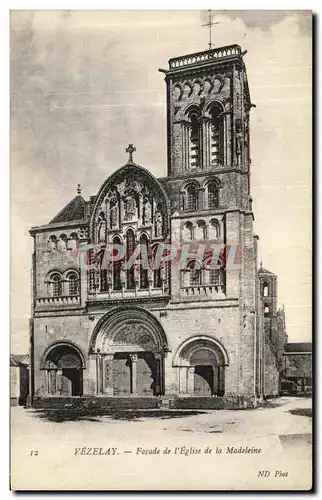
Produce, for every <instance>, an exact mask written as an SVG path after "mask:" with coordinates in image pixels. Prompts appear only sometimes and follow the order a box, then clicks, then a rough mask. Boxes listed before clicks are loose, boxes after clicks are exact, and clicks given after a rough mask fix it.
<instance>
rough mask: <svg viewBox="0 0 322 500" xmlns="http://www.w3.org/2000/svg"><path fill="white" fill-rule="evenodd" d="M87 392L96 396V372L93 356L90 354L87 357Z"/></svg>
mask: <svg viewBox="0 0 322 500" xmlns="http://www.w3.org/2000/svg"><path fill="white" fill-rule="evenodd" d="M87 391H88V393H89V394H97V370H96V355H95V354H90V355H89V357H88V370H87Z"/></svg>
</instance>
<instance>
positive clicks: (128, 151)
mask: <svg viewBox="0 0 322 500" xmlns="http://www.w3.org/2000/svg"><path fill="white" fill-rule="evenodd" d="M125 151H126V152H127V153H129V159H128V163H133V153H134V152H135V151H136V147H135V146H133V144H129V145H128V147H127V148H126V150H125Z"/></svg>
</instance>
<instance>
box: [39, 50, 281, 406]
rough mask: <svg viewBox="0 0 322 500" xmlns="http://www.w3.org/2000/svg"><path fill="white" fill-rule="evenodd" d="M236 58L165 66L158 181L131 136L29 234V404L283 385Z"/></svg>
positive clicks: (236, 53) (209, 56)
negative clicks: (87, 189) (162, 173)
mask: <svg viewBox="0 0 322 500" xmlns="http://www.w3.org/2000/svg"><path fill="white" fill-rule="evenodd" d="M243 56H244V54H243V53H242V50H241V48H240V47H239V46H238V45H231V46H227V47H220V48H215V49H211V50H207V51H204V52H200V53H196V54H192V55H187V56H182V57H177V58H174V59H170V61H169V68H168V69H167V70H162V72H163V73H164V74H165V83H166V96H167V99H166V102H167V134H168V145H167V153H168V165H167V176H166V177H164V178H159V179H157V178H155V177H154V176H153V175H152V174H151V173H150V172H149V167H148V165H147V166H145V167H142V166H139V165H138V164H137V163H136V157H135V155H136V152H135V148H134V147H133V146H132V145H129V147H128V148H127V150H126V152H127V154H128V159H127V162H126V163H125V165H123V166H121V167H120V168H119V169H118V170H116V171H115V172H114V173H113V174H112V175H110V176H109V177H107V179H106V180H105V181H104V182H103V184H102V186H101V187H100V189H99V191H98V192H97V193H96V194H94V195H93V196H91V198H90V200H88V201H86V200H84V198H83V197H82V196H81V190H80V188H79V189H78V191H77V196H76V197H75V198H74V199H72V201H71V202H70V203H69V204H68V205H67V206H66V207H64V208H63V210H62V211H61V212H60V213H59V214H58V215H57V216H56V217H54V219H52V221H51V222H50V223H49V224H47V225H43V226H40V227H34V228H32V229H31V230H30V234H31V236H32V237H33V239H34V253H33V257H32V259H33V261H32V270H33V272H32V275H33V278H32V279H33V287H32V288H33V298H32V304H33V314H32V318H31V321H30V360H31V370H30V371H31V401H32V403H33V404H43V402H44V401H46V400H51V399H53V398H54V399H55V400H56V398H64V397H68V398H69V397H71V398H73V397H78V398H79V397H83V398H87V397H91V398H94V399H95V400H100V401H105V402H106V404H108V402H109V401H112V400H113V401H114V402H115V401H120V402H121V400H122V399H130V398H132V399H133V401H134V399H136V400H137V399H138V398H141V400H142V401H143V400H149V401H160V400H168V401H171V404H172V405H173V406H174V407H175V406H176V405H177V407H178V406H180V404H182V405H183V404H184V403H183V402H184V401H185V402H186V406H187V407H189V401H190V402H191V401H193V404H194V406H195V407H196V406H198V401H199V402H200V403H199V404H200V405H201V406H202V404H203V402H204V401H205V400H207V401H208V404H210V406H211V403H209V401H213V402H216V404H217V406H214V407H220V405H222V406H225V405H226V406H228V407H229V406H242V407H246V406H247V407H253V406H256V402H257V401H258V399H259V398H261V397H262V396H268V395H277V394H278V391H279V372H280V369H281V357H282V353H283V350H284V344H285V342H286V341H287V336H286V332H285V315H284V311H278V310H277V278H276V276H275V275H273V274H272V273H270V272H269V271H267V270H265V269H264V268H263V267H262V266H261V267H260V269H259V270H258V264H257V244H258V237H257V236H256V235H255V234H254V230H253V223H254V214H253V210H252V198H251V193H250V172H251V158H250V124H249V122H250V111H251V108H252V103H251V99H250V94H249V87H248V82H247V74H246V68H245V64H244V60H243ZM137 156H139V152H138V153H137ZM214 405H215V403H214ZM218 405H219V406H218Z"/></svg>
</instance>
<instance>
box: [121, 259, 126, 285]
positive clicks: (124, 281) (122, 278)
mask: <svg viewBox="0 0 322 500" xmlns="http://www.w3.org/2000/svg"><path fill="white" fill-rule="evenodd" d="M120 281H121V285H122V287H123V286H125V284H126V269H125V264H124V262H122V263H121V270H120Z"/></svg>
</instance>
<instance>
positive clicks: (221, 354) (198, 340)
mask: <svg viewBox="0 0 322 500" xmlns="http://www.w3.org/2000/svg"><path fill="white" fill-rule="evenodd" d="M200 349H205V350H207V351H211V352H213V354H214V355H215V356H216V359H217V361H218V362H219V363H222V364H223V365H224V366H228V365H229V357H228V353H227V351H226V349H225V348H224V346H223V345H222V344H221V342H219V340H217V339H216V338H214V337H210V336H209V335H196V336H194V337H189V338H188V339H186V340H185V341H184V342H182V344H180V346H179V347H178V349H177V351H176V353H175V355H174V356H173V361H172V365H173V366H174V367H175V366H184V365H185V364H187V365H188V364H189V363H190V360H191V358H192V356H193V354H194V353H195V352H196V351H198V350H200Z"/></svg>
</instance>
